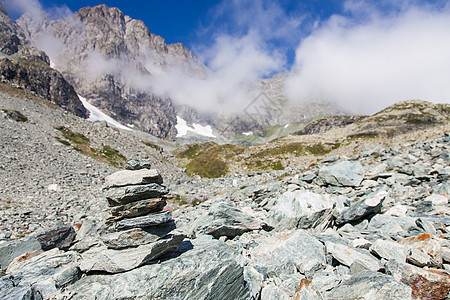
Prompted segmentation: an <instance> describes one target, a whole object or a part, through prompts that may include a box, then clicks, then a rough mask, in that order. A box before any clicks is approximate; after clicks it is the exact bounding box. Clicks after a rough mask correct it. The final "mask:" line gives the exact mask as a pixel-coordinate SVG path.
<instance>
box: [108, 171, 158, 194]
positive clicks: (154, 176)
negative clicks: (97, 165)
mask: <svg viewBox="0 0 450 300" xmlns="http://www.w3.org/2000/svg"><path fill="white" fill-rule="evenodd" d="M147 183H159V184H162V183H163V179H162V177H161V175H160V174H159V173H158V171H157V170H155V169H150V170H149V169H141V170H135V171H132V170H122V171H118V172H116V173H114V174H111V175H109V176H107V177H105V185H104V188H106V189H108V188H112V187H121V186H127V185H139V184H147Z"/></svg>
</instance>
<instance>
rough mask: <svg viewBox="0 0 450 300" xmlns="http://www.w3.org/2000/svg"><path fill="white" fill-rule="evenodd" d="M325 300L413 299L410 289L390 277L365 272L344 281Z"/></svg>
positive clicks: (327, 294)
mask: <svg viewBox="0 0 450 300" xmlns="http://www.w3.org/2000/svg"><path fill="white" fill-rule="evenodd" d="M326 299H361V300H385V299H404V300H407V299H413V298H412V297H411V288H410V287H409V286H407V285H405V284H402V283H400V282H398V281H396V280H395V279H394V278H392V277H391V276H388V275H385V274H381V273H378V272H372V271H365V272H361V273H358V274H356V275H353V276H352V277H351V278H350V279H347V280H344V281H343V282H342V283H341V284H340V285H339V286H337V287H336V288H334V289H332V290H331V291H330V292H328V293H326Z"/></svg>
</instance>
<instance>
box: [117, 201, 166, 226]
mask: <svg viewBox="0 0 450 300" xmlns="http://www.w3.org/2000/svg"><path fill="white" fill-rule="evenodd" d="M164 206H166V200H165V199H161V198H159V199H147V200H139V201H136V202H132V203H128V204H125V205H120V206H114V207H112V208H111V210H110V212H111V215H112V217H111V218H110V219H111V220H113V221H119V220H122V219H124V218H135V217H140V216H145V215H148V214H150V213H155V212H159V211H162V209H163V208H164Z"/></svg>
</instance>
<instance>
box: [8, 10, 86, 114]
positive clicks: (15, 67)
mask: <svg viewBox="0 0 450 300" xmlns="http://www.w3.org/2000/svg"><path fill="white" fill-rule="evenodd" d="M0 51H1V52H2V53H3V54H5V55H6V57H2V59H1V60H0V80H1V81H3V82H6V83H9V84H12V85H15V86H18V87H20V88H22V89H24V90H27V91H30V92H33V93H36V94H37V95H38V96H41V97H43V98H45V99H47V100H49V101H51V102H53V103H55V104H56V105H58V106H59V107H61V108H63V109H65V110H67V111H70V112H72V113H74V114H75V115H77V116H79V117H82V118H87V117H88V112H87V110H86V109H85V108H84V106H83V104H82V103H81V101H80V99H78V96H77V94H76V92H75V89H74V88H73V86H71V85H70V84H69V83H68V82H67V81H66V80H65V79H64V77H63V76H62V75H61V73H59V72H58V71H56V70H54V69H52V68H51V67H50V60H49V58H48V56H47V55H46V54H45V53H44V52H42V51H40V50H38V49H36V48H33V47H31V46H29V45H27V42H26V40H25V39H24V36H23V33H22V32H21V30H20V28H19V27H18V26H17V24H16V23H14V22H13V21H12V20H11V18H10V17H9V16H8V14H7V13H6V10H5V7H4V5H3V3H2V2H0Z"/></svg>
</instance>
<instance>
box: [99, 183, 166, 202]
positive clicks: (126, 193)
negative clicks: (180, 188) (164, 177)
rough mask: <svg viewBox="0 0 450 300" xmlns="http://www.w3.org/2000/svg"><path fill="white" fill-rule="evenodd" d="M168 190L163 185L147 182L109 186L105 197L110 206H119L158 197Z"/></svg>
mask: <svg viewBox="0 0 450 300" xmlns="http://www.w3.org/2000/svg"><path fill="white" fill-rule="evenodd" d="M168 192H169V190H168V189H167V187H165V186H162V185H160V184H158V183H149V184H144V185H129V186H123V187H116V188H110V189H107V190H106V192H105V197H106V200H108V204H109V205H110V206H119V205H124V204H128V203H131V202H135V201H139V200H145V199H150V198H160V197H161V196H163V195H166V194H167V193H168Z"/></svg>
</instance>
